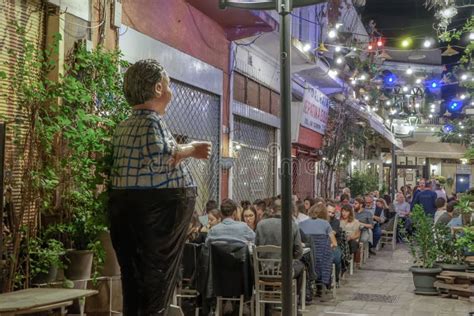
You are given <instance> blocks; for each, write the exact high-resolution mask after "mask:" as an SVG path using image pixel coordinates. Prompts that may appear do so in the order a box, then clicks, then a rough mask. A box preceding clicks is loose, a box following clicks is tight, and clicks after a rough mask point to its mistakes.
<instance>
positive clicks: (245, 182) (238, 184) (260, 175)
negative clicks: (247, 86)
mask: <svg viewBox="0 0 474 316" xmlns="http://www.w3.org/2000/svg"><path fill="white" fill-rule="evenodd" d="M233 141H234V143H235V144H238V145H240V150H239V151H238V153H237V157H236V159H235V163H234V168H233V171H232V172H233V174H232V196H233V199H234V200H236V201H242V200H249V201H254V200H255V199H263V198H267V197H271V196H273V195H274V194H275V165H276V155H277V151H276V150H275V149H276V144H275V128H273V127H271V126H268V125H265V124H262V123H259V122H256V121H253V120H250V119H247V118H243V117H240V116H234V139H233Z"/></svg>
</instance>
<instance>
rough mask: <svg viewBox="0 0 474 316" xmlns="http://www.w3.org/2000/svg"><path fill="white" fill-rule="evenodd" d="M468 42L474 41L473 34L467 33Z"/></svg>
mask: <svg viewBox="0 0 474 316" xmlns="http://www.w3.org/2000/svg"><path fill="white" fill-rule="evenodd" d="M469 40H470V41H474V33H473V32H471V33H469Z"/></svg>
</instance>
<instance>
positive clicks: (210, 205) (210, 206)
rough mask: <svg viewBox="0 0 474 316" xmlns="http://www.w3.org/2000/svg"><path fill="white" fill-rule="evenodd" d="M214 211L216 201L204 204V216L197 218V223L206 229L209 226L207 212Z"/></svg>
mask: <svg viewBox="0 0 474 316" xmlns="http://www.w3.org/2000/svg"><path fill="white" fill-rule="evenodd" d="M215 209H217V202H216V201H214V200H209V201H207V202H206V214H204V215H202V216H199V221H200V222H201V224H202V225H203V226H204V227H206V226H207V225H208V224H209V217H208V214H209V212H210V211H212V210H215Z"/></svg>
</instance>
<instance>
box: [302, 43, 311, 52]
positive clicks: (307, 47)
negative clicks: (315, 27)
mask: <svg viewBox="0 0 474 316" xmlns="http://www.w3.org/2000/svg"><path fill="white" fill-rule="evenodd" d="M310 49H311V44H308V43H306V44H304V46H303V51H304V52H309V50H310Z"/></svg>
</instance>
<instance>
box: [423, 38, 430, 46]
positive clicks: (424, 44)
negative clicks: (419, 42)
mask: <svg viewBox="0 0 474 316" xmlns="http://www.w3.org/2000/svg"><path fill="white" fill-rule="evenodd" d="M423 46H424V47H425V48H430V47H431V41H430V40H429V39H427V40H425V41H424V42H423Z"/></svg>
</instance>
